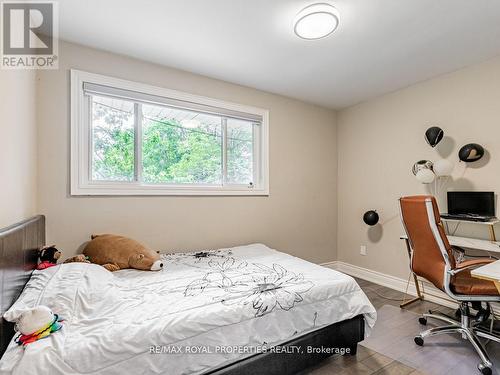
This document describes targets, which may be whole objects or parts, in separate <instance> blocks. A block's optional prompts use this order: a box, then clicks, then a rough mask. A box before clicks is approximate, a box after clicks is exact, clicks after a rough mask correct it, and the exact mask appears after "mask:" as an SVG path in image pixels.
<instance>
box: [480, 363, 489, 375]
mask: <svg viewBox="0 0 500 375" xmlns="http://www.w3.org/2000/svg"><path fill="white" fill-rule="evenodd" d="M477 368H478V369H479V371H481V374H483V375H491V374H492V371H491V368H489V367H486V366H485V365H483V364H482V363H480V364H479V365H477Z"/></svg>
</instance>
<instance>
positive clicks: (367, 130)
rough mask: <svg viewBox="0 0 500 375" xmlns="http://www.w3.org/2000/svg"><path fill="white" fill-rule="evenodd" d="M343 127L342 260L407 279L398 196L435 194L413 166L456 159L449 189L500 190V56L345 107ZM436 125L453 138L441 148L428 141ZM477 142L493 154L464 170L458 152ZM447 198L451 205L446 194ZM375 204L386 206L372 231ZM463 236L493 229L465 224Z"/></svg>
mask: <svg viewBox="0 0 500 375" xmlns="http://www.w3.org/2000/svg"><path fill="white" fill-rule="evenodd" d="M337 124H338V152H339V160H338V161H339V174H338V189H339V190H338V223H339V224H338V233H339V235H338V257H339V260H341V261H344V262H348V263H352V264H355V265H358V266H361V267H365V268H369V269H373V270H376V271H379V272H383V273H387V274H390V275H394V276H398V277H402V278H405V277H407V275H408V268H407V264H408V261H407V256H406V254H405V250H404V247H403V244H402V243H401V242H400V240H399V239H398V238H399V235H400V234H401V233H402V230H403V229H402V226H401V224H400V221H399V217H398V216H397V214H398V208H397V199H398V198H399V197H400V196H402V195H408V194H420V193H426V192H428V191H429V190H428V187H427V188H426V187H425V186H424V185H421V184H420V183H418V182H417V181H416V179H415V178H414V176H413V175H412V173H411V171H410V169H411V166H412V165H413V163H414V162H416V161H417V160H419V159H429V160H433V161H435V160H437V159H441V158H443V157H445V158H448V159H449V160H452V161H454V162H455V163H456V164H455V171H454V174H453V179H452V180H451V181H450V182H449V183H448V185H447V186H445V187H444V188H443V189H441V191H442V192H443V193H444V191H445V190H446V189H454V190H472V189H474V190H493V191H495V192H497V193H498V192H500V154H499V153H498V150H500V58H498V59H494V60H491V61H488V62H486V63H483V64H480V65H476V66H473V67H470V68H466V69H464V70H460V71H457V72H455V73H452V74H449V75H446V76H442V77H439V78H437V79H433V80H431V81H427V82H423V83H420V84H417V85H414V86H411V87H409V88H407V89H404V90H400V91H398V92H395V93H392V94H389V95H386V96H383V97H379V98H377V99H374V100H371V101H369V102H366V103H362V104H360V105H357V106H354V107H351V108H348V109H345V110H342V111H340V112H339V113H338V118H337ZM432 125H437V126H440V127H441V128H443V129H444V131H445V136H446V138H445V139H444V140H443V141H442V142H441V143H440V144H439V145H438V146H437V147H436V148H435V149H432V148H431V147H429V146H428V145H427V144H426V143H425V141H424V132H425V130H426V129H427V128H428V127H429V126H432ZM470 142H476V143H479V144H482V145H483V146H484V147H485V148H486V150H489V153H488V154H487V155H486V156H485V157H484V158H483V160H481V161H479V162H477V163H474V164H470V165H469V167H467V168H465V164H464V163H460V164H459V163H458V156H457V153H458V150H459V148H460V147H461V146H462V145H464V144H466V143H470ZM440 196H441V199H440V206H441V209H442V210H446V206H445V198H444V197H445V193H444V194H440ZM369 209H377V210H378V211H379V213H380V216H381V225H379V226H377V227H373V228H369V227H368V226H367V225H365V224H364V223H363V221H362V215H363V213H364V212H365V211H366V210H369ZM453 228H454V227H453ZM499 229H500V228H497V230H499ZM457 233H466V234H468V235H473V236H476V237H486V236H487V229H486V228H484V227H480V228H477V227H474V226H473V225H468V226H465V225H462V226H461V227H460V228H458V232H457ZM499 233H500V231H499ZM362 244H365V245H367V246H368V255H367V256H361V255H360V245H362Z"/></svg>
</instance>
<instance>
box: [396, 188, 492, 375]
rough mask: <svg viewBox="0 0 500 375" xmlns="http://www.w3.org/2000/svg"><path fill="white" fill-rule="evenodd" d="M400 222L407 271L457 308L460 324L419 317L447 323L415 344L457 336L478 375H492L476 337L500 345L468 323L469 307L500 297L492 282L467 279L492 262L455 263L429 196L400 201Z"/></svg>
mask: <svg viewBox="0 0 500 375" xmlns="http://www.w3.org/2000/svg"><path fill="white" fill-rule="evenodd" d="M399 205H400V212H401V220H402V221H403V225H404V227H405V231H406V234H407V235H408V239H409V241H410V246H411V248H412V257H411V269H412V271H413V272H414V273H415V274H416V275H417V276H420V277H423V278H424V279H426V280H428V281H430V282H431V283H432V284H434V285H435V286H436V287H437V288H439V289H441V290H442V291H443V292H445V293H446V294H447V295H448V296H449V297H451V298H452V299H453V300H455V301H457V302H458V303H459V304H460V312H461V314H460V315H461V321H456V320H454V319H452V318H450V317H448V316H446V315H443V314H434V313H433V314H430V313H429V314H423V317H422V318H420V319H419V321H420V323H421V324H426V323H427V318H434V319H438V320H440V321H444V322H446V323H447V325H445V326H441V327H436V328H431V329H428V330H426V331H423V332H421V333H420V335H418V336H416V337H415V343H416V344H417V345H420V346H422V345H423V344H424V338H425V337H428V336H434V335H438V334H442V333H459V334H461V335H462V337H463V338H464V339H467V340H469V341H470V343H471V344H472V346H473V347H474V349H475V350H476V352H477V354H478V355H479V357H480V358H481V363H480V364H479V365H478V369H479V371H481V373H482V374H486V375H490V374H491V373H492V363H491V361H490V359H489V357H488V353H487V352H486V350H485V348H484V346H483V344H482V343H481V341H479V338H478V336H479V337H483V338H486V339H489V340H493V341H496V342H499V343H500V337H498V336H496V335H494V334H492V333H490V332H489V331H487V330H485V329H483V328H481V327H479V326H478V324H477V323H476V322H474V321H473V320H472V319H470V317H471V316H470V312H469V303H473V302H476V303H477V302H486V303H487V305H488V309H490V308H491V307H490V306H489V302H500V295H499V293H498V290H497V289H496V287H495V285H494V284H493V283H492V282H489V281H486V280H481V279H477V278H474V277H472V276H471V273H470V271H471V268H473V267H476V266H480V265H484V264H486V263H490V262H492V261H494V260H493V259H487V258H482V259H472V260H466V261H464V262H462V263H457V262H456V260H455V257H454V256H453V249H452V247H451V246H450V244H449V243H448V238H447V237H446V234H445V231H444V228H443V224H442V222H441V218H440V215H439V210H438V206H437V203H436V199H435V198H434V197H432V196H425V195H423V196H412V197H403V198H400V200H399Z"/></svg>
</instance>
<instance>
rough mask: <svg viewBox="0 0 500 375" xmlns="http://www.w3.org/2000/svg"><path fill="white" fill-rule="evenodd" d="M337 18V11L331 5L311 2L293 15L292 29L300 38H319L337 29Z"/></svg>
mask: <svg viewBox="0 0 500 375" xmlns="http://www.w3.org/2000/svg"><path fill="white" fill-rule="evenodd" d="M339 20H340V15H339V11H338V10H337V8H335V7H334V6H333V5H330V4H326V3H317V4H312V5H309V6H307V7H305V8H304V9H302V10H301V11H300V12H299V13H298V14H297V15H296V16H295V19H294V21H293V31H294V32H295V34H297V36H298V37H299V38H302V39H308V40H312V39H321V38H324V37H326V36H328V35H330V34H331V33H333V32H334V31H335V30H336V29H337V27H338V25H339Z"/></svg>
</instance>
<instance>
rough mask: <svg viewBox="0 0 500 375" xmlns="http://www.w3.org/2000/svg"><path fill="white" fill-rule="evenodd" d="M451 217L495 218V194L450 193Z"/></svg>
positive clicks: (473, 192) (449, 207) (481, 192)
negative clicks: (474, 216) (475, 216)
mask: <svg viewBox="0 0 500 375" xmlns="http://www.w3.org/2000/svg"><path fill="white" fill-rule="evenodd" d="M448 214H449V215H478V216H490V217H494V216H495V193H494V192H492V191H449V192H448Z"/></svg>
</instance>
